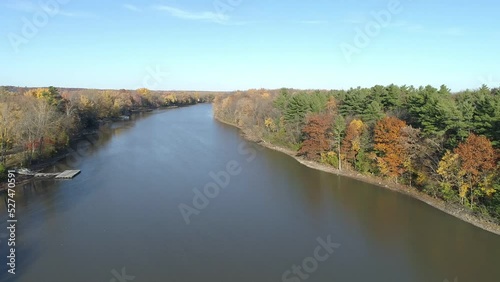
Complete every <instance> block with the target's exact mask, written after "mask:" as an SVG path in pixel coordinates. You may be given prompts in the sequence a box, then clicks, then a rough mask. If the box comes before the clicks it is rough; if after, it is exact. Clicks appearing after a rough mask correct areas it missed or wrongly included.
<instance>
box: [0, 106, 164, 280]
mask: <svg viewBox="0 0 500 282" xmlns="http://www.w3.org/2000/svg"><path fill="white" fill-rule="evenodd" d="M163 111H164V110H157V111H153V112H149V113H138V114H135V115H133V116H132V117H131V119H130V120H129V121H120V122H114V123H110V124H105V125H103V126H101V127H100V128H99V130H98V131H97V132H96V133H94V134H89V135H87V136H85V137H84V138H82V139H81V140H79V141H78V142H76V144H75V145H74V146H73V147H72V148H71V150H70V154H69V156H67V157H65V158H63V159H61V160H60V161H58V162H57V163H55V164H54V165H52V166H49V167H46V168H45V169H44V170H43V171H44V172H60V171H64V170H66V169H80V167H79V165H80V164H81V163H82V161H83V160H84V159H85V158H91V157H92V156H93V155H95V154H96V153H97V152H98V151H99V150H102V148H105V147H106V146H107V145H108V144H109V143H110V142H111V141H112V139H113V138H116V137H118V136H120V135H122V134H125V133H126V132H127V131H129V130H131V129H132V128H133V127H134V126H136V124H137V123H138V122H140V121H141V120H143V119H146V118H147V117H150V116H152V115H155V114H159V113H162V112H163ZM86 174H87V173H86V172H85V171H84V172H82V174H81V175H78V176H77V177H76V178H75V179H73V180H55V179H33V180H31V181H29V182H27V183H24V184H22V185H19V186H17V187H16V195H15V201H16V202H15V204H16V217H17V218H18V220H19V221H18V223H17V225H16V257H17V258H22V259H16V273H17V274H16V275H11V274H9V275H5V273H7V270H8V266H7V265H6V259H7V258H6V257H5V256H4V254H8V252H9V249H10V247H9V246H8V244H7V241H8V239H9V238H8V236H9V234H8V233H7V231H6V230H7V224H6V222H7V219H8V212H7V191H2V192H0V254H2V257H1V259H0V262H2V263H0V282H11V281H16V280H17V278H18V277H19V276H20V275H21V274H19V273H22V272H23V270H26V269H28V268H29V267H30V266H31V265H32V264H33V262H35V261H36V260H37V259H38V258H39V256H40V254H41V252H42V251H43V250H41V247H40V246H41V244H40V243H41V240H42V238H43V237H42V236H38V235H39V232H44V229H46V228H47V226H43V225H44V224H46V223H47V220H48V219H49V218H50V217H51V216H52V215H54V214H61V213H65V212H66V211H68V210H69V209H70V208H71V207H73V206H75V205H77V204H78V203H79V202H81V201H83V200H85V198H86V197H88V196H89V195H90V194H91V193H92V191H89V190H85V189H78V186H79V185H78V184H79V182H84V180H85V177H86ZM82 178H83V179H82ZM82 180H83V181H82ZM66 188H68V189H66ZM23 226H29V229H30V230H32V231H33V232H31V234H25V233H22V232H19V229H24V228H23ZM49 228H50V226H49ZM53 232H57V230H53ZM45 251H47V250H45ZM4 261H5V263H4Z"/></svg>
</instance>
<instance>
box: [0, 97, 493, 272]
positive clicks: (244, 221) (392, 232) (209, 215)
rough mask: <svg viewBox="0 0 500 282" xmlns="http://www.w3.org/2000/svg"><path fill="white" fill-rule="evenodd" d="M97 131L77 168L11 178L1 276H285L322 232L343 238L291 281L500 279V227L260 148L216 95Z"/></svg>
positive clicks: (68, 164) (0, 209)
mask: <svg viewBox="0 0 500 282" xmlns="http://www.w3.org/2000/svg"><path fill="white" fill-rule="evenodd" d="M98 137H99V138H98V139H97V138H92V139H91V141H92V142H93V144H91V145H89V144H90V143H89V144H87V145H88V148H86V149H84V147H85V146H82V148H80V150H79V151H80V152H84V154H82V155H83V156H82V157H79V158H78V159H74V158H73V159H71V160H64V161H62V162H61V163H60V164H58V166H57V168H54V169H66V168H73V169H81V170H82V173H81V174H80V175H79V176H77V177H76V178H75V179H73V180H70V181H55V180H43V181H36V182H34V183H32V184H29V185H25V186H24V187H19V189H18V190H17V196H16V201H17V216H18V220H19V223H18V229H17V240H18V249H17V257H18V265H17V269H16V270H17V274H16V276H15V279H10V280H8V277H10V276H11V275H8V276H7V275H4V273H5V271H6V266H5V264H4V263H2V265H1V266H0V267H1V271H2V274H1V275H2V276H0V277H2V279H0V280H1V281H23V282H24V281H43V282H59V281H61V282H70V281H71V282H78V281H82V282H89V281H103V282H104V281H106V282H107V281H120V280H119V279H117V277H116V275H117V274H118V275H120V272H122V271H125V272H124V273H125V274H127V275H129V277H128V278H130V277H132V276H133V277H135V278H134V279H133V280H123V281H136V282H142V281H148V282H155V281H186V282H193V281H214V282H223V281H228V282H246V281H248V282H250V281H251V282H256V281H258V282H266V281H282V278H283V277H282V275H283V274H284V273H285V272H286V271H287V270H289V271H290V272H292V271H293V268H292V267H293V265H299V266H301V267H302V263H303V262H304V260H306V262H308V263H311V261H310V260H308V259H307V258H308V257H314V251H315V249H316V248H317V247H318V246H320V244H319V243H318V241H317V239H318V238H320V239H322V240H327V238H328V237H329V238H330V240H331V241H332V242H335V243H337V244H339V246H338V248H336V249H335V250H334V252H333V253H332V254H330V255H329V256H328V258H326V260H324V261H323V262H318V264H317V266H316V267H315V269H314V270H313V271H311V273H307V272H305V270H301V271H303V272H304V273H303V275H307V279H306V278H305V276H303V279H301V278H300V275H298V274H297V275H296V274H293V273H290V274H289V275H285V278H286V279H288V281H294V282H298V281H306V280H307V281H381V282H382V281H384V282H387V281H419V282H420V281H436V282H442V281H445V280H446V279H447V280H448V281H453V280H454V279H455V278H457V281H460V282H465V281H472V282H481V281H492V282H494V281H500V267H499V266H500V236H497V235H494V234H491V233H488V232H486V231H483V230H481V229H479V228H476V227H474V226H472V225H470V224H467V223H464V222H462V221H460V220H458V219H456V218H454V217H451V216H449V215H447V214H445V213H443V212H441V211H439V210H436V209H434V208H432V207H430V206H427V205H426V204H424V203H421V202H419V201H417V200H414V199H411V198H409V197H407V196H404V195H400V194H398V193H394V192H391V191H387V190H384V189H381V188H378V187H375V186H373V185H370V184H366V183H363V182H360V181H357V180H352V179H349V178H345V177H340V176H335V175H331V174H328V173H324V172H320V171H316V170H313V169H310V168H307V167H305V166H302V165H301V164H299V163H298V162H296V161H295V160H294V159H293V158H291V157H289V156H286V155H284V154H281V153H278V152H275V151H271V150H268V149H264V148H259V147H258V146H256V145H254V144H252V143H249V142H246V141H245V140H243V139H242V138H241V137H240V135H239V132H238V130H236V129H235V128H232V127H230V126H227V125H224V124H221V123H218V122H216V121H214V120H213V118H212V108H211V106H210V105H198V106H193V107H188V108H180V109H173V110H167V111H159V112H154V113H151V114H144V115H141V116H135V117H134V118H133V120H131V121H129V122H122V123H117V124H115V125H113V126H112V127H110V128H107V129H105V130H103V131H102V132H101V133H100V134H99V135H98ZM82 145H85V144H82ZM255 148H258V150H257V149H255ZM228 163H230V166H231V167H232V169H233V170H236V171H239V174H236V175H233V176H230V179H229V184H228V185H227V187H225V188H223V189H220V192H219V193H218V195H217V196H215V197H214V198H213V199H208V200H209V203H208V205H207V206H206V207H205V208H204V209H202V210H198V211H197V214H192V215H191V216H190V217H189V224H186V220H185V218H184V217H183V216H182V214H181V212H180V210H179V205H181V204H185V205H186V206H190V207H193V197H194V196H195V193H194V192H193V189H195V188H196V189H198V190H200V191H202V190H203V188H204V187H205V186H206V185H207V184H209V183H211V182H212V183H213V182H214V181H213V179H212V177H211V176H210V172H214V173H216V174H217V173H219V172H221V171H227V165H228ZM236 164H237V165H238V166H235V165H236ZM212 191H215V190H212ZM1 197H2V203H1V204H0V224H2V225H1V226H2V229H1V230H5V227H4V226H5V225H4V224H5V222H6V219H7V217H6V209H5V204H4V199H5V195H2V196H1ZM204 204H205V205H206V203H204ZM0 233H1V232H0ZM4 234H5V233H4ZM0 240H2V242H1V243H0V245H1V247H0V250H1V254H2V260H1V261H3V260H4V259H5V256H4V255H3V254H6V252H7V247H6V242H5V238H0ZM323 254H324V252H323V251H322V253H321V255H323ZM311 266H314V265H310V266H309V267H311ZM306 267H307V266H306ZM309 269H310V268H309ZM11 278H12V277H11ZM113 279H115V280H113ZM130 279H131V278H130ZM285 281H286V280H285Z"/></svg>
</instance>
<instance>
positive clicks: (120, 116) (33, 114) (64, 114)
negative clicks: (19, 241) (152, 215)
mask: <svg viewBox="0 0 500 282" xmlns="http://www.w3.org/2000/svg"><path fill="white" fill-rule="evenodd" d="M216 94H218V93H212V92H180V91H175V92H174V91H150V90H148V89H146V88H141V89H137V90H123V89H122V90H92V89H69V88H56V87H52V86H51V87H48V88H19V87H0V181H1V182H2V183H4V182H5V181H4V180H5V179H6V175H7V173H6V172H7V171H8V170H9V169H14V168H20V167H27V168H31V169H34V170H35V169H41V168H43V167H44V166H46V165H49V164H51V163H54V162H56V161H57V160H59V159H61V158H63V157H64V156H65V155H67V153H68V150H69V149H70V145H71V144H72V143H75V142H77V141H78V140H80V139H81V138H83V137H84V136H86V135H89V134H92V133H95V132H97V130H98V129H99V127H100V126H101V125H103V124H106V123H109V122H112V121H117V120H127V119H129V118H130V115H132V114H133V113H137V112H147V111H152V110H153V109H158V108H170V107H181V106H189V105H194V104H197V103H205V102H212V100H213V98H214V95H216ZM25 178H26V177H20V179H18V180H19V181H22V180H23V179H25Z"/></svg>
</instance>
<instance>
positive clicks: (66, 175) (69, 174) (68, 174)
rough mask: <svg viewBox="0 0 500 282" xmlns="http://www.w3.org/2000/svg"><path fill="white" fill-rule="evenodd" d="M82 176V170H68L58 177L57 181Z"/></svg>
mask: <svg viewBox="0 0 500 282" xmlns="http://www.w3.org/2000/svg"><path fill="white" fill-rule="evenodd" d="M78 174H80V170H66V171H64V172H62V173H60V174H59V175H57V176H56V179H72V178H74V177H75V176H77V175H78Z"/></svg>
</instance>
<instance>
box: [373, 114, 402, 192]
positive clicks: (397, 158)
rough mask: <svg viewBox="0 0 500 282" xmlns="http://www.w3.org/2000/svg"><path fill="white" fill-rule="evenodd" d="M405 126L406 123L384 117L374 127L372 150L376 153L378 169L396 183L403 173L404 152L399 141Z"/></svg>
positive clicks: (394, 118)
mask: <svg viewBox="0 0 500 282" xmlns="http://www.w3.org/2000/svg"><path fill="white" fill-rule="evenodd" d="M405 126H406V123H405V122H404V121H402V120H400V119H398V118H396V117H386V118H384V119H382V120H380V121H379V122H377V124H376V126H375V136H374V141H375V146H374V148H375V150H376V151H377V152H378V157H377V163H378V167H379V169H380V172H381V173H382V174H383V175H385V176H386V177H389V178H393V179H395V180H396V182H397V181H398V177H400V176H401V175H402V174H403V173H404V172H405V167H404V162H405V157H404V150H403V146H402V145H401V142H400V140H399V138H400V137H401V131H402V129H403V128H404V127H405Z"/></svg>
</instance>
